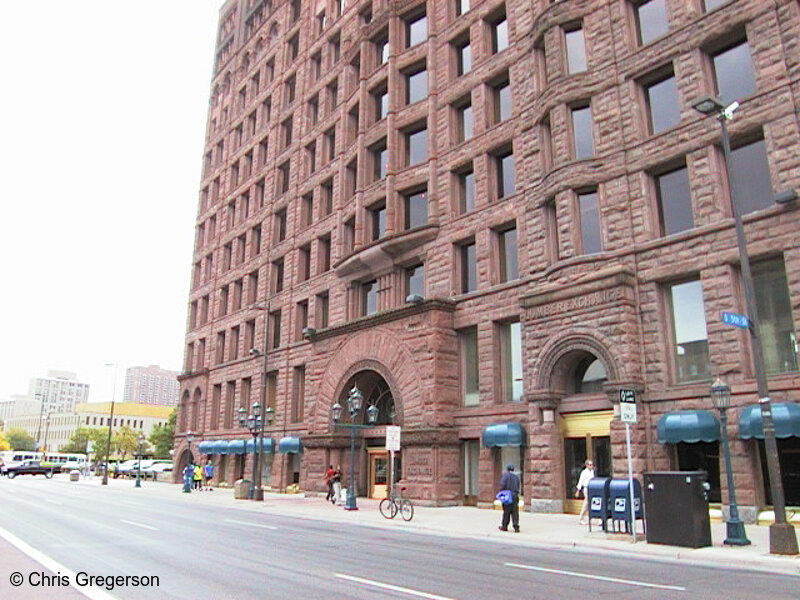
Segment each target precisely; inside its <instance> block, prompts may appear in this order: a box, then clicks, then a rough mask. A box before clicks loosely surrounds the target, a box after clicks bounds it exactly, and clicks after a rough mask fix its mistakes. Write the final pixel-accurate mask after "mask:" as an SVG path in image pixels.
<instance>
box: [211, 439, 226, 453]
mask: <svg viewBox="0 0 800 600" xmlns="http://www.w3.org/2000/svg"><path fill="white" fill-rule="evenodd" d="M227 453H228V440H215V441H213V442H211V452H210V454H227Z"/></svg>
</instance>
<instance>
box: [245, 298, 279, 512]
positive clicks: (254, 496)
mask: <svg viewBox="0 0 800 600" xmlns="http://www.w3.org/2000/svg"><path fill="white" fill-rule="evenodd" d="M252 308H254V309H256V310H261V311H264V349H263V350H259V349H258V348H250V355H251V356H253V357H256V356H260V357H261V359H262V363H261V403H260V404H259V403H257V402H256V403H254V404H253V416H254V417H255V416H258V419H259V422H260V423H259V426H258V433H257V434H256V433H253V430H252V429H250V427H249V426H248V429H250V433H251V434H252V435H253V439H254V441H255V440H257V443H258V445H257V446H256V452H255V456H254V458H253V487H252V488H251V489H250V493H249V498H250V499H251V500H257V501H261V500H264V490H263V489H262V487H261V471H262V467H261V465H263V464H264V424H265V422H266V424H267V425H272V418H273V416H274V414H275V411H274V409H273V408H272V407H271V406H268V404H269V402H268V398H267V379H268V378H267V348H268V344H267V338H268V337H269V300H267V302H266V303H265V304H253V305H252ZM257 406H258V407H259V410H256V407H257ZM244 412H245V411H244V409H243V408H240V409H239V423H240V425H242V427H244V426H245V423H243V422H242V414H243V413H244ZM245 421H247V419H245ZM256 435H257V437H256Z"/></svg>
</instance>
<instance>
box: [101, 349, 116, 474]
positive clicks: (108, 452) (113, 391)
mask: <svg viewBox="0 0 800 600" xmlns="http://www.w3.org/2000/svg"><path fill="white" fill-rule="evenodd" d="M106 366H107V367H114V384H113V387H112V388H111V414H110V416H109V417H108V438H107V439H106V468H105V469H103V481H102V484H103V485H108V467H109V462H110V461H111V423H112V422H113V421H114V398H115V396H116V395H117V363H106Z"/></svg>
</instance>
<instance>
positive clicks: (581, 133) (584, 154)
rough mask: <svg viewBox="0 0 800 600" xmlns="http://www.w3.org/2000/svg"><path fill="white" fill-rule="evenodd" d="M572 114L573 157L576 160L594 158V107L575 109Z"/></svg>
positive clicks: (587, 106)
mask: <svg viewBox="0 0 800 600" xmlns="http://www.w3.org/2000/svg"><path fill="white" fill-rule="evenodd" d="M570 112H571V113H572V144H573V156H574V157H575V158H576V159H582V158H590V157H592V156H594V135H593V134H592V107H591V106H589V105H585V106H580V107H575V108H573V109H572V110H571V111H570Z"/></svg>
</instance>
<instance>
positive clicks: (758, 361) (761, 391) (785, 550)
mask: <svg viewBox="0 0 800 600" xmlns="http://www.w3.org/2000/svg"><path fill="white" fill-rule="evenodd" d="M738 106H739V103H738V102H733V103H731V104H730V105H728V106H727V107H726V106H724V105H723V104H722V102H721V101H720V100H719V98H716V97H714V96H704V97H702V98H700V99H699V100H697V101H695V102H693V103H692V108H694V109H695V110H697V111H698V112H701V113H703V114H704V115H716V117H717V120H718V121H719V124H720V129H721V131H722V151H723V153H724V155H725V171H726V174H727V176H728V185H730V194H731V207H732V208H733V218H734V223H735V226H736V241H737V244H738V246H739V261H740V262H741V269H742V284H743V286H744V296H745V303H746V306H747V312H748V315H747V317H748V319H749V328H748V329H749V331H750V341H751V344H752V347H753V371H754V374H755V379H756V388H757V390H758V398H759V400H758V401H759V404H760V405H761V421H762V423H763V426H764V447H765V448H766V455H767V456H766V458H767V471H768V472H769V485H770V491H771V493H772V506H773V509H774V511H775V522H774V523H773V524H772V525H770V527H769V551H770V553H772V554H797V553H798V550H797V536H796V534H795V531H794V527H793V526H792V525H791V524H790V523H788V522H787V521H786V503H785V500H784V495H783V483H782V480H781V467H780V463H779V461H778V444H777V442H776V441H775V424H774V422H773V420H772V403H771V402H770V398H769V389H768V387H767V375H766V369H765V368H764V352H763V349H762V347H761V337H760V336H759V329H758V328H759V320H758V309H757V306H756V296H755V290H754V286H753V275H752V273H751V271H750V257H749V256H748V254H747V240H746V238H745V235H744V226H743V225H742V214H741V210H740V208H739V202H738V198H737V196H736V181H735V179H734V178H733V173H732V170H731V142H730V137H729V135H728V127H727V122H728V121H730V120H731V119H732V118H733V111H735V110H736V109H737V108H738Z"/></svg>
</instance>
